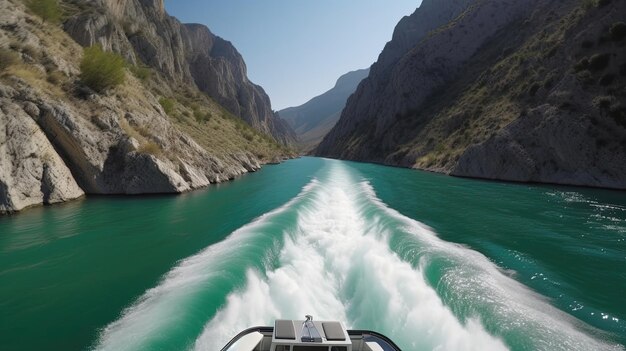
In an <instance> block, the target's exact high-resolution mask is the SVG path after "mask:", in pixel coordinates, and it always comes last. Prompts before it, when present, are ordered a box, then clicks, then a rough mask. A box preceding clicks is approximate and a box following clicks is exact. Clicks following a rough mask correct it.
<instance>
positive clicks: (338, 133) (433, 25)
mask: <svg viewBox="0 0 626 351" xmlns="http://www.w3.org/2000/svg"><path fill="white" fill-rule="evenodd" d="M533 2H534V1H533V0H525V1H515V0H490V1H475V0H473V1H469V0H466V1H444V2H442V3H434V2H424V4H423V5H422V6H421V7H420V8H419V9H418V10H417V11H416V12H415V13H414V14H413V15H412V16H411V17H405V18H404V19H403V20H402V21H401V22H400V24H399V25H398V27H397V29H396V31H395V34H394V38H393V39H392V41H391V42H390V43H389V44H387V46H386V47H385V50H383V52H382V53H381V55H380V57H379V62H377V63H376V64H374V65H373V66H372V69H371V73H370V76H369V77H368V78H366V79H365V80H364V81H363V83H361V85H360V86H359V88H358V89H357V91H356V92H355V93H354V94H353V95H352V96H351V97H350V99H349V100H348V103H347V105H346V107H345V108H344V110H343V113H342V115H341V119H340V120H339V122H338V123H337V124H336V126H335V127H334V128H333V130H331V132H330V133H329V134H328V135H327V136H326V137H325V138H324V140H323V141H322V143H321V144H320V145H319V147H318V149H317V153H318V154H320V155H330V156H336V157H350V155H349V154H346V153H349V152H351V151H350V148H348V147H347V145H344V143H349V142H350V139H351V137H352V135H351V134H353V132H354V127H355V125H359V124H360V125H367V126H368V127H369V128H372V130H373V136H374V137H380V136H381V135H383V134H384V133H386V132H387V130H388V129H389V127H390V126H391V125H393V124H394V123H395V121H396V120H397V119H398V117H401V116H403V115H406V114H407V113H410V112H411V111H414V110H416V109H418V108H420V106H421V105H422V104H423V103H424V102H425V100H426V98H427V97H428V96H430V95H431V94H433V93H434V92H435V91H436V90H437V89H440V88H442V87H444V86H445V84H446V83H447V82H449V81H450V80H452V79H453V78H454V77H455V76H456V75H457V74H458V72H459V70H460V69H461V68H462V67H463V64H464V63H465V61H466V60H468V59H469V58H470V57H471V56H472V55H474V54H475V53H476V51H477V50H478V49H479V48H480V47H481V46H482V45H484V44H485V43H486V42H487V41H488V40H489V39H490V38H491V37H492V36H493V35H494V34H495V33H496V32H497V31H498V30H500V29H502V28H504V27H505V26H506V25H507V24H509V23H511V22H512V21H513V20H515V19H518V18H520V17H521V16H524V15H525V14H527V13H528V12H529V11H530V9H531V8H532V6H533ZM470 5H472V6H470ZM449 23H452V24H449ZM448 24H449V25H448ZM365 147H367V146H365ZM362 151H364V152H365V153H366V150H362ZM356 152H361V150H356Z"/></svg>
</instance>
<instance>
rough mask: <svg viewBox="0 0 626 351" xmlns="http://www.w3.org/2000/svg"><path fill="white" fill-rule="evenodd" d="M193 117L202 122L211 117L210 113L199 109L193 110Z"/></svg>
mask: <svg viewBox="0 0 626 351" xmlns="http://www.w3.org/2000/svg"><path fill="white" fill-rule="evenodd" d="M193 117H194V118H195V119H196V122H198V123H204V122H208V121H209V120H210V119H211V113H209V112H205V111H200V110H194V111H193Z"/></svg>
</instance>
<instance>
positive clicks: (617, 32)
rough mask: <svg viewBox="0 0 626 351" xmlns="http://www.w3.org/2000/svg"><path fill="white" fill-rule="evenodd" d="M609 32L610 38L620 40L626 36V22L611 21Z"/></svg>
mask: <svg viewBox="0 0 626 351" xmlns="http://www.w3.org/2000/svg"><path fill="white" fill-rule="evenodd" d="M609 33H611V39H613V40H615V41H620V40H622V39H624V37H626V23H624V22H616V23H613V25H612V26H611V29H609Z"/></svg>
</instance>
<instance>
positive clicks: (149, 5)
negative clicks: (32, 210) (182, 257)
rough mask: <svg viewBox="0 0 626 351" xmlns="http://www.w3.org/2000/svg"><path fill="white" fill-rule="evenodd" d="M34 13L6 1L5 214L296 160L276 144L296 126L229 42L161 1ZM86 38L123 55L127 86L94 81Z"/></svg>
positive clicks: (171, 188)
mask: <svg viewBox="0 0 626 351" xmlns="http://www.w3.org/2000/svg"><path fill="white" fill-rule="evenodd" d="M29 4H33V3H29ZM33 11H34V10H31V9H29V8H27V7H26V6H25V3H24V2H22V1H18V0H0V23H2V26H0V56H1V57H0V58H1V59H0V62H1V65H0V212H2V213H4V212H13V211H18V210H20V209H23V208H25V207H29V206H33V205H38V204H49V203H57V202H63V201H68V200H71V199H74V198H77V197H80V196H82V195H83V194H85V193H87V194H144V193H179V192H184V191H188V190H191V189H196V188H199V187H204V186H206V185H208V184H210V183H216V182H222V181H225V180H228V179H233V178H234V177H236V176H238V175H240V174H242V173H245V172H250V171H255V170H257V169H259V167H260V166H261V165H262V164H264V163H267V162H276V161H279V160H281V159H283V158H285V157H292V156H293V155H294V154H293V153H292V151H290V150H289V149H288V148H287V147H285V146H284V145H281V144H280V143H278V142H277V141H276V140H279V141H280V142H281V143H283V144H286V143H291V142H292V141H293V138H294V136H293V131H291V129H290V128H289V127H288V126H287V125H286V123H285V122H284V121H281V120H278V119H276V118H275V117H274V114H273V113H272V111H271V106H270V105H269V98H267V95H266V94H265V93H264V92H263V90H262V89H261V88H260V87H258V86H255V85H253V84H252V83H250V82H249V81H248V80H247V77H246V75H245V73H246V72H245V64H244V63H243V60H242V59H241V56H240V55H239V54H238V53H237V51H236V50H235V49H234V47H232V45H230V43H228V42H226V41H224V40H223V39H220V38H218V37H216V36H213V35H212V34H211V33H210V31H209V30H208V29H206V27H202V26H199V25H182V24H180V23H179V22H178V21H177V20H175V19H174V18H172V17H169V16H168V15H167V14H166V13H165V11H164V9H163V4H162V2H160V1H143V0H142V1H139V0H128V1H124V2H118V1H93V2H89V3H85V2H82V1H69V0H68V1H62V2H61V13H62V15H61V16H59V17H60V18H45V17H42V15H41V14H35V13H34V12H33ZM35 12H36V11H35ZM81 44H82V45H84V46H88V45H92V44H99V45H100V46H101V47H102V48H104V49H105V51H113V52H117V53H119V54H121V55H122V56H123V57H124V59H125V63H124V65H125V67H126V68H122V70H123V71H122V72H124V73H125V79H123V83H121V84H119V85H118V86H115V87H113V88H109V89H106V90H103V91H95V90H92V89H91V88H89V87H88V86H87V85H86V83H85V81H86V78H85V77H86V76H82V75H81V61H82V59H83V55H84V54H83V52H84V47H83V46H81ZM120 60H121V59H120ZM123 61H124V60H123ZM123 61H122V62H123ZM102 64H103V65H104V66H102V67H103V69H104V68H106V67H107V65H110V64H111V62H106V63H102ZM104 78H105V77H101V78H100V79H104Z"/></svg>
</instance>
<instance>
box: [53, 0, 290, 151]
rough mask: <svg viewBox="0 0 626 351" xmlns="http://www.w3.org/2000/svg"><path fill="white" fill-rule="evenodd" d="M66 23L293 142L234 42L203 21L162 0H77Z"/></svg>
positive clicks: (84, 38)
mask: <svg viewBox="0 0 626 351" xmlns="http://www.w3.org/2000/svg"><path fill="white" fill-rule="evenodd" d="M73 1H74V4H75V7H76V14H75V15H73V16H71V17H70V18H69V19H68V20H67V21H66V22H65V24H64V27H65V30H66V31H67V32H68V33H69V34H70V35H71V36H72V37H73V38H74V39H75V40H76V41H77V42H78V43H80V44H81V45H83V46H91V45H93V44H96V43H99V44H101V45H102V46H103V47H104V48H105V49H108V50H112V51H115V52H118V53H120V54H122V55H123V56H125V57H126V58H127V59H128V60H130V61H131V62H134V63H141V64H145V65H148V66H149V67H152V68H154V69H157V70H159V71H160V72H162V73H163V74H164V75H165V76H166V77H167V78H168V79H169V80H171V81H173V82H176V83H177V84H181V85H194V86H196V87H198V88H199V89H200V90H201V91H203V92H205V93H207V94H208V95H209V96H210V97H211V98H213V99H214V100H216V101H217V102H218V103H219V104H221V105H222V106H224V107H225V108H226V109H227V110H228V111H229V112H230V113H232V114H234V115H235V116H238V117H240V118H242V119H243V120H245V121H246V122H247V123H249V124H250V125H251V126H253V127H254V128H255V129H257V130H259V131H261V132H264V133H267V134H270V135H272V136H273V137H274V138H275V139H276V140H278V141H280V142H282V143H284V144H290V143H293V142H294V141H295V134H294V133H293V131H292V130H291V129H290V128H289V126H288V125H287V124H286V123H285V122H284V121H283V120H281V119H279V118H276V117H275V116H274V113H273V111H272V109H271V103H270V99H269V97H268V96H267V94H266V93H265V91H264V90H263V89H262V88H261V87H259V86H257V85H255V84H253V83H251V82H250V81H249V80H248V77H247V71H246V65H245V62H244V60H243V58H242V57H241V55H240V54H239V52H238V51H237V49H235V47H234V46H233V45H232V44H231V43H230V42H228V41H226V40H224V39H222V38H220V37H218V36H216V35H214V34H213V33H211V31H210V30H209V29H208V28H207V27H205V26H203V25H199V24H182V23H180V22H179V21H178V20H177V19H176V18H174V17H170V16H169V15H167V13H166V12H165V10H164V8H163V2H162V1H159V0H154V1H152V0H90V1H89V6H88V7H87V8H86V9H85V3H84V2H82V1H76V0H73Z"/></svg>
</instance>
